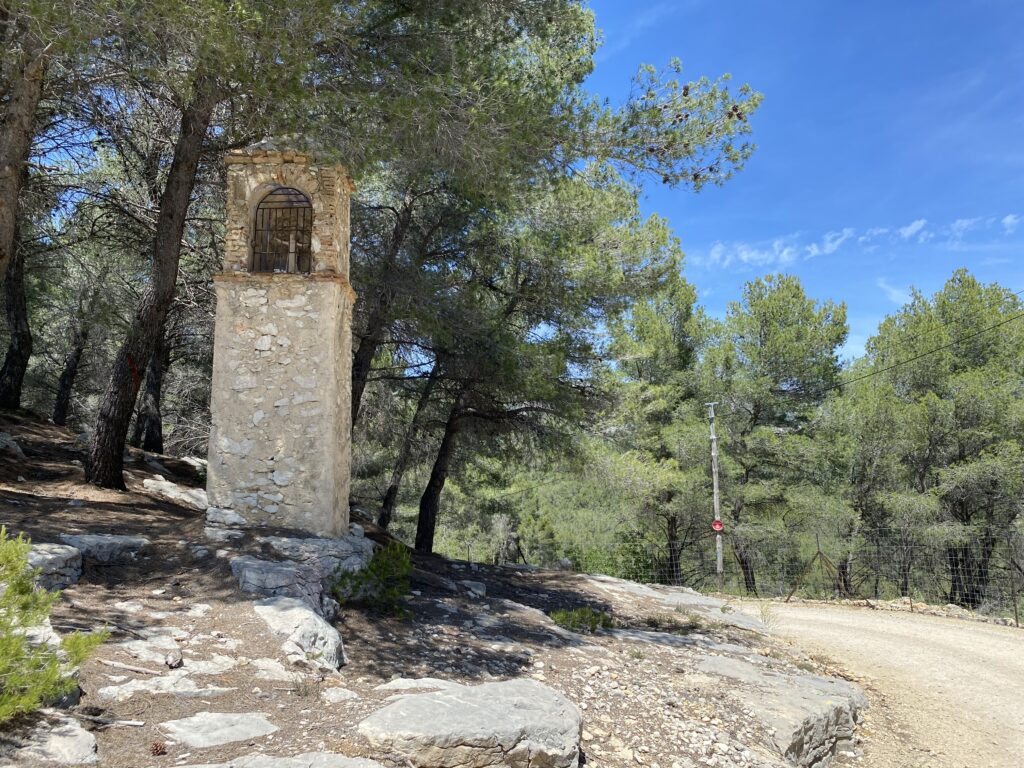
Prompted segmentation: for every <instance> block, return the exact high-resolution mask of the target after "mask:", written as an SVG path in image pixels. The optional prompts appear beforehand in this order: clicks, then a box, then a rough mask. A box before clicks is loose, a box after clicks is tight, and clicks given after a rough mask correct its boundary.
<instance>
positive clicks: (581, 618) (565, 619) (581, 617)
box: [549, 606, 615, 632]
mask: <svg viewBox="0 0 1024 768" xmlns="http://www.w3.org/2000/svg"><path fill="white" fill-rule="evenodd" d="M549 615H550V616H551V620H552V621H553V622H555V624H557V625H558V626H560V627H564V628H565V629H568V630H570V631H572V632H595V631H597V630H598V629H611V628H612V627H614V626H615V620H614V619H612V617H611V616H609V615H608V614H607V613H605V612H604V611H598V610H595V609H593V608H590V607H589V606H584V607H582V608H573V609H571V610H567V609H565V608H557V609H556V610H553V611H552V612H551V613H550V614H549Z"/></svg>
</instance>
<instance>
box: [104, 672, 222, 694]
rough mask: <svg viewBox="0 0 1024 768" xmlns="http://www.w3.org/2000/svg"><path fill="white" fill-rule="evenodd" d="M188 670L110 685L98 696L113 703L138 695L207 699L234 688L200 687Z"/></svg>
mask: <svg viewBox="0 0 1024 768" xmlns="http://www.w3.org/2000/svg"><path fill="white" fill-rule="evenodd" d="M188 675H189V673H188V670H185V669H176V670H173V671H172V672H171V673H170V674H167V675H162V676H160V677H142V678H139V679H137V680H130V681H128V682H127V683H121V684H120V685H108V686H105V687H103V688H100V689H99V690H98V691H97V694H98V695H99V697H100V698H101V699H111V700H113V701H128V699H130V698H131V697H132V696H134V695H135V694H137V693H141V694H146V695H147V696H148V695H152V694H154V693H167V694H172V695H174V696H182V697H185V698H191V699H195V698H206V697H208V696H221V695H223V694H225V693H230V692H231V691H233V690H235V689H234V688H224V687H222V686H219V685H199V684H197V683H196V681H195V680H193V679H192V678H191V677H189V676H188Z"/></svg>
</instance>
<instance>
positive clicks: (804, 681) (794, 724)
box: [698, 656, 868, 768]
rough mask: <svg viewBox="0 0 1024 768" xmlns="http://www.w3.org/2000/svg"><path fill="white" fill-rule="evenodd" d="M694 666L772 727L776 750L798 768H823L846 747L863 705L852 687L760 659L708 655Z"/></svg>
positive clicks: (851, 741)
mask: <svg viewBox="0 0 1024 768" xmlns="http://www.w3.org/2000/svg"><path fill="white" fill-rule="evenodd" d="M758 660H760V661H761V663H758ZM698 668H699V669H700V670H701V671H702V672H704V673H706V674H708V675H713V676H715V677H716V678H718V679H721V678H726V679H728V680H730V681H733V682H734V683H735V685H734V686H733V687H732V689H731V691H730V694H731V695H732V696H735V697H737V698H738V699H739V700H740V701H741V702H742V703H743V706H745V707H746V708H747V709H749V710H750V711H752V712H754V713H755V714H756V715H757V716H758V718H759V719H761V720H762V721H764V722H765V723H767V724H768V725H769V726H770V727H771V728H773V729H774V738H775V744H776V746H777V747H778V749H779V752H781V753H782V754H783V755H785V757H786V758H787V759H788V760H789V761H790V763H792V764H793V765H797V766H800V768H824V766H827V765H829V764H831V762H832V759H833V758H834V757H835V756H836V755H837V754H838V753H839V752H840V751H842V750H843V749H847V748H849V747H851V746H852V744H853V736H854V728H855V727H856V725H857V722H858V721H859V720H860V716H861V712H862V710H864V709H866V708H867V706H868V701H867V698H866V697H865V696H864V694H863V692H862V691H861V690H860V689H859V688H858V687H857V686H855V685H853V684H852V683H848V682H846V681H845V680H839V679H836V678H834V677H822V676H820V675H813V674H809V673H802V674H787V673H785V672H783V671H780V670H778V669H774V668H773V665H772V664H771V662H770V660H769V659H765V658H764V657H754V659H745V658H742V657H738V656H708V657H706V658H704V659H701V661H700V662H699V663H698Z"/></svg>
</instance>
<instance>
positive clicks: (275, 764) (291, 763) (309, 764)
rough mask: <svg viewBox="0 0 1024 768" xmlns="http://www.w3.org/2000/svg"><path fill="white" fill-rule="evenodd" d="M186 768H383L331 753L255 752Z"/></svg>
mask: <svg viewBox="0 0 1024 768" xmlns="http://www.w3.org/2000/svg"><path fill="white" fill-rule="evenodd" d="M186 768H383V766H381V764H380V763H378V762H375V761H373V760H367V759H365V758H362V757H345V756H344V755H336V754H334V753H332V752H306V753H305V754H302V755H294V756H292V757H272V756H271V755H264V754H262V753H260V752H256V753H254V754H251V755H246V756H245V757H238V758H235V759H234V760H232V761H231V762H230V763H216V764H205V765H189V766H186Z"/></svg>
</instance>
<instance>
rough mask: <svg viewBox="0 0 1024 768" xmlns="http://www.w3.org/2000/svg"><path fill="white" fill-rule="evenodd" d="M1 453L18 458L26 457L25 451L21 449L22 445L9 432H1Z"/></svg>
mask: <svg viewBox="0 0 1024 768" xmlns="http://www.w3.org/2000/svg"><path fill="white" fill-rule="evenodd" d="M0 454H6V455H8V456H13V457H14V458H16V459H24V458H25V452H24V451H23V450H21V446H20V445H18V442H17V441H16V440H15V439H14V438H13V437H11V434H10V433H9V432H0Z"/></svg>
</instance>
